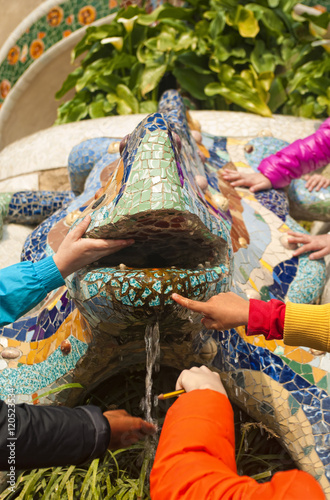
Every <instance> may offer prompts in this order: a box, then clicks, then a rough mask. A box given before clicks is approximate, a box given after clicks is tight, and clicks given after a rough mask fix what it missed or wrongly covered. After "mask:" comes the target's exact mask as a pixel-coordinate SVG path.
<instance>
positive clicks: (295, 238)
mask: <svg viewBox="0 0 330 500" xmlns="http://www.w3.org/2000/svg"><path fill="white" fill-rule="evenodd" d="M288 235H289V237H288V241H289V243H310V242H311V237H310V235H309V234H304V233H292V232H291V231H288Z"/></svg>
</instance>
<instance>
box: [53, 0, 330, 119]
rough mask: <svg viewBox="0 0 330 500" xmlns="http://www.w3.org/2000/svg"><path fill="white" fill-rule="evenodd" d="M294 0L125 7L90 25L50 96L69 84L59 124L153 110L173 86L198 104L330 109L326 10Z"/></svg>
mask: <svg viewBox="0 0 330 500" xmlns="http://www.w3.org/2000/svg"><path fill="white" fill-rule="evenodd" d="M297 1H298V0H256V1H254V2H248V1H247V0H244V1H243V2H242V1H241V0H188V2H187V3H186V5H187V6H186V7H173V6H171V5H169V4H163V5H161V6H160V7H158V8H157V9H156V10H154V11H153V12H152V13H150V14H147V13H146V11H145V10H144V9H141V8H139V7H137V6H130V7H128V8H127V9H126V10H125V9H122V10H120V11H119V12H118V13H117V15H116V17H115V19H114V21H113V22H112V23H111V24H110V25H103V26H99V27H90V28H88V29H87V32H86V34H85V36H84V37H83V39H82V40H81V41H80V42H79V43H78V45H77V46H76V47H75V49H74V51H73V54H72V60H73V61H76V60H77V58H78V57H79V56H81V55H82V54H84V53H85V52H87V54H86V56H85V57H84V59H83V60H82V62H81V63H80V65H79V66H78V67H77V68H76V69H75V70H74V71H73V72H72V73H71V74H70V75H69V76H68V78H67V79H66V81H65V82H64V83H63V86H62V88H61V89H60V90H59V91H58V92H57V94H56V97H57V98H61V97H63V96H64V95H65V94H66V92H67V91H68V90H70V89H72V88H73V87H74V88H75V90H76V94H75V96H74V98H73V99H71V100H70V101H68V102H66V103H64V104H62V105H61V106H60V107H59V110H58V118H57V121H56V123H57V124H60V123H67V122H71V121H78V120H83V119H86V118H98V117H103V116H110V115H115V114H130V113H139V112H141V113H152V112H154V111H155V110H156V108H157V99H158V97H159V93H160V92H161V91H163V90H164V89H165V88H168V87H173V86H176V87H178V88H179V89H180V90H181V91H182V92H183V93H184V94H186V95H187V96H189V98H190V99H192V100H193V102H194V104H195V105H196V106H197V107H199V108H201V109H215V110H219V109H230V110H242V109H244V110H246V111H250V112H253V113H258V114H260V115H262V116H271V114H272V113H273V112H279V113H285V114H293V115H296V116H304V117H308V118H322V117H326V116H328V114H329V113H330V90H329V89H330V58H329V56H328V52H327V50H329V49H328V46H327V45H322V44H323V43H324V41H323V38H322V37H323V36H324V35H325V33H326V28H327V26H328V25H329V21H330V14H329V13H327V12H324V13H321V15H319V16H317V17H316V16H310V15H307V14H305V15H304V17H302V16H297V15H295V14H293V7H294V5H295V4H296V3H297ZM326 49H327V50H326Z"/></svg>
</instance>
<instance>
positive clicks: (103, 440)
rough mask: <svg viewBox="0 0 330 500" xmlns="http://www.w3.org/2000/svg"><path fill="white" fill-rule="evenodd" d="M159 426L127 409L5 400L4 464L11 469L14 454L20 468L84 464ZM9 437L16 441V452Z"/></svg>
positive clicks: (0, 464)
mask: <svg viewBox="0 0 330 500" xmlns="http://www.w3.org/2000/svg"><path fill="white" fill-rule="evenodd" d="M8 417H9V422H10V425H9V424H8ZM13 417H14V419H15V424H13V423H12V422H13ZM12 432H13V433H14V434H12ZM154 432H155V427H154V426H153V425H152V424H150V423H148V422H145V421H144V420H142V419H141V418H136V417H132V416H130V415H129V414H128V413H127V412H125V410H114V411H107V412H104V413H103V415H102V412H101V410H100V409H99V408H98V407H96V406H81V407H77V408H66V407H63V406H61V407H59V406H33V405H27V404H20V405H14V406H13V405H6V404H5V403H4V402H3V401H0V469H1V470H8V469H9V467H10V465H12V464H11V463H10V462H9V460H10V458H11V457H13V456H15V462H14V464H15V468H16V470H17V469H33V468H37V467H51V466H59V465H67V464H70V465H79V464H82V463H84V462H86V461H91V460H93V459H94V458H97V457H100V456H102V455H103V454H104V453H105V451H106V449H107V448H109V449H112V450H113V449H118V448H125V447H127V446H130V445H131V444H133V443H135V442H136V441H137V440H139V439H143V438H144V437H145V436H146V435H148V434H152V433H154ZM13 437H15V438H16V439H12V438H13ZM8 443H14V445H13V446H12V448H13V449H14V453H12V454H10V448H8Z"/></svg>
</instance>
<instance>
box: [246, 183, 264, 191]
mask: <svg viewBox="0 0 330 500" xmlns="http://www.w3.org/2000/svg"><path fill="white" fill-rule="evenodd" d="M265 187H266V186H265V185H264V183H263V182H260V183H258V184H256V185H255V186H251V187H250V189H249V191H251V193H256V192H257V191H262V190H263V189H265Z"/></svg>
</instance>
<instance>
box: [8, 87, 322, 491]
mask: <svg viewBox="0 0 330 500" xmlns="http://www.w3.org/2000/svg"><path fill="white" fill-rule="evenodd" d="M189 125H190V126H191V127H192V128H194V127H196V124H194V123H192V122H191V120H190V119H189V117H188V121H187V119H186V114H185V110H184V108H183V104H182V101H181V98H180V96H179V95H178V94H177V93H176V92H174V91H169V92H168V93H166V94H165V95H164V96H163V98H162V100H161V103H160V107H159V113H156V114H154V115H151V116H149V117H147V118H146V119H145V120H144V121H143V122H141V124H140V125H139V126H138V127H137V128H136V129H135V130H134V131H133V132H132V133H131V134H130V135H129V137H127V138H126V139H125V140H124V141H123V142H122V143H121V147H120V149H121V154H120V155H119V154H118V153H116V152H114V151H116V149H117V148H118V141H116V140H113V139H111V138H99V139H93V140H90V141H85V142H84V143H82V144H80V145H78V146H77V147H76V148H74V150H73V151H72V153H71V156H70V165H69V172H70V176H71V179H72V189H73V191H75V192H76V193H77V197H76V198H75V199H74V200H73V201H72V202H71V203H70V204H69V205H68V206H67V207H66V208H64V209H61V210H59V211H57V212H56V213H55V214H53V215H52V216H50V217H49V218H48V219H46V220H45V221H44V222H43V223H42V224H41V225H40V226H39V227H38V228H37V229H36V231H34V232H33V233H32V234H31V236H30V237H29V238H28V239H27V241H26V244H25V246H24V249H23V253H22V257H23V259H29V260H38V259H40V258H42V257H44V256H45V255H47V254H52V253H53V252H54V251H56V248H57V246H58V245H59V243H60V241H61V240H62V239H63V237H64V235H65V234H66V232H67V230H68V228H69V227H72V226H74V225H75V224H77V223H78V222H79V220H81V218H82V217H83V216H84V215H85V214H87V213H90V214H91V216H92V223H91V225H90V227H89V229H88V236H89V237H103V236H106V237H109V236H111V237H119V236H123V235H124V236H126V237H132V236H134V238H135V240H136V244H135V246H134V247H132V248H131V249H125V250H124V251H122V252H120V253H117V254H114V255H113V256H111V259H108V260H107V261H104V262H99V263H95V264H94V265H93V266H88V267H86V268H84V269H82V270H81V271H79V272H78V273H75V274H74V275H72V276H70V277H68V278H67V280H66V285H67V288H66V287H63V288H62V289H59V290H57V291H55V292H53V293H52V294H50V296H49V297H48V298H47V299H46V301H45V302H44V304H42V305H41V307H40V309H39V311H37V312H34V313H32V314H30V315H27V316H25V317H23V318H21V319H20V320H18V321H16V322H15V323H13V324H12V325H8V326H7V327H4V328H2V329H1V330H0V332H1V337H0V345H1V346H2V349H3V350H2V353H1V354H2V356H1V360H0V368H1V374H0V380H1V388H2V394H1V395H2V397H6V394H7V393H8V390H9V388H10V387H11V386H14V387H15V389H16V392H17V397H18V400H19V401H27V402H32V400H33V402H34V403H38V402H42V403H59V402H61V403H65V404H75V403H77V402H79V401H80V400H81V398H82V396H83V394H86V393H87V392H88V391H90V390H91V389H93V387H96V386H97V385H99V384H100V383H101V382H102V381H103V380H106V379H107V378H109V377H110V376H112V375H114V374H116V373H118V372H120V371H122V370H125V369H129V368H132V367H135V366H137V365H141V364H143V363H144V362H145V346H144V333H145V329H146V326H150V325H151V324H153V323H154V322H155V321H157V320H158V322H159V327H160V334H161V360H160V363H161V365H168V366H173V367H176V368H179V369H181V368H182V367H184V366H190V365H191V364H192V363H196V362H205V360H208V362H209V363H210V364H212V365H213V367H214V368H215V369H218V370H219V371H221V372H222V376H223V379H224V382H225V383H226V386H227V389H228V392H229V394H230V396H231V398H232V400H233V401H235V402H238V404H240V405H241V406H243V407H244V408H245V409H246V410H247V411H248V412H249V413H250V414H251V415H253V416H254V417H255V418H256V419H258V420H260V421H262V422H264V423H265V424H266V425H268V426H269V427H271V428H272V429H273V430H274V431H275V432H276V433H277V434H278V435H279V436H280V437H281V440H282V442H283V443H284V444H285V446H286V447H287V448H288V450H289V452H290V453H291V455H292V457H293V458H294V459H295V460H296V461H297V463H298V464H299V466H300V467H301V468H303V469H304V470H307V471H309V472H310V473H312V474H313V475H314V476H315V477H317V478H318V480H319V481H320V483H321V484H322V486H323V488H324V490H325V492H326V493H327V494H328V493H329V491H330V487H329V478H330V467H329V461H330V457H329V453H328V449H329V446H328V442H329V435H330V427H329V426H330V396H329V388H328V384H329V370H330V358H329V355H328V354H324V353H315V352H311V351H310V350H309V349H307V348H299V347H294V348H293V347H289V346H284V344H283V343H282V341H271V342H266V341H264V340H263V338H261V337H252V338H251V337H249V338H247V337H246V336H245V334H244V331H243V329H239V328H238V329H236V330H231V331H225V332H211V331H200V323H199V319H200V318H199V317H198V316H195V315H194V314H192V313H188V312H187V311H184V310H183V309H182V308H180V307H179V306H178V305H176V304H173V302H172V300H171V299H170V295H171V293H172V292H173V291H178V292H180V293H181V294H183V295H186V296H189V297H191V298H197V299H201V300H205V299H207V298H208V297H210V296H211V295H213V294H214V293H219V292H222V291H226V290H229V289H231V290H233V291H235V292H237V293H239V294H240V295H241V296H245V297H257V298H258V297H261V298H262V299H264V300H269V299H270V298H279V299H282V300H291V301H294V302H315V301H316V300H318V298H319V297H320V294H321V291H322V287H323V283H324V279H325V266H324V262H323V261H309V259H308V256H306V255H304V256H301V257H300V258H292V252H291V251H290V250H289V248H287V242H286V232H287V230H288V229H289V228H290V229H294V230H296V231H302V232H304V229H303V228H302V227H301V226H299V225H298V224H297V223H296V222H295V221H294V220H293V219H292V218H291V217H290V215H289V211H288V202H287V198H286V195H285V193H284V192H282V191H275V190H271V191H269V192H261V193H257V194H255V195H252V194H251V193H250V192H249V191H247V190H244V189H241V190H234V189H233V188H232V187H231V186H230V185H228V184H227V183H225V182H224V181H223V180H222V178H221V176H220V175H219V171H220V170H221V168H223V167H224V166H226V167H230V166H231V167H232V168H235V167H238V168H244V169H248V168H249V163H251V164H252V163H253V162H252V161H251V152H250V153H249V152H248V151H250V148H249V147H247V146H249V144H248V141H247V140H246V139H242V140H239V139H230V138H224V137H212V136H210V135H204V136H203V143H201V139H200V137H199V134H198V133H196V131H195V132H194V133H191V131H190V128H189ZM193 136H194V137H196V138H197V141H198V143H196V141H195V139H194V137H193ZM115 143H117V144H115ZM264 153H265V154H269V151H268V150H266V149H265V150H264ZM163 162H164V163H163ZM86 166H87V167H86ZM88 172H90V173H89V174H88ZM87 175H88V177H87V179H86V182H85V187H84V190H83V192H82V193H81V194H78V193H79V192H80V191H81V184H82V183H81V178H83V179H85V178H86V176H87ZM205 179H206V180H207V182H206V181H205ZM162 235H164V236H162ZM134 248H135V250H134ZM182 256H183V257H182ZM148 259H150V260H151V261H152V263H151V264H150V263H148ZM68 290H69V292H68ZM6 353H10V356H9V355H6ZM15 353H16V355H15ZM70 382H77V383H80V384H82V386H83V387H84V389H82V390H79V389H74V390H70V391H62V392H58V393H52V394H48V395H47V396H44V397H43V396H42V395H43V394H44V393H45V392H47V391H50V390H53V389H55V390H56V388H58V387H59V386H61V385H63V384H66V383H70ZM110 390H111V389H110Z"/></svg>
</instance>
